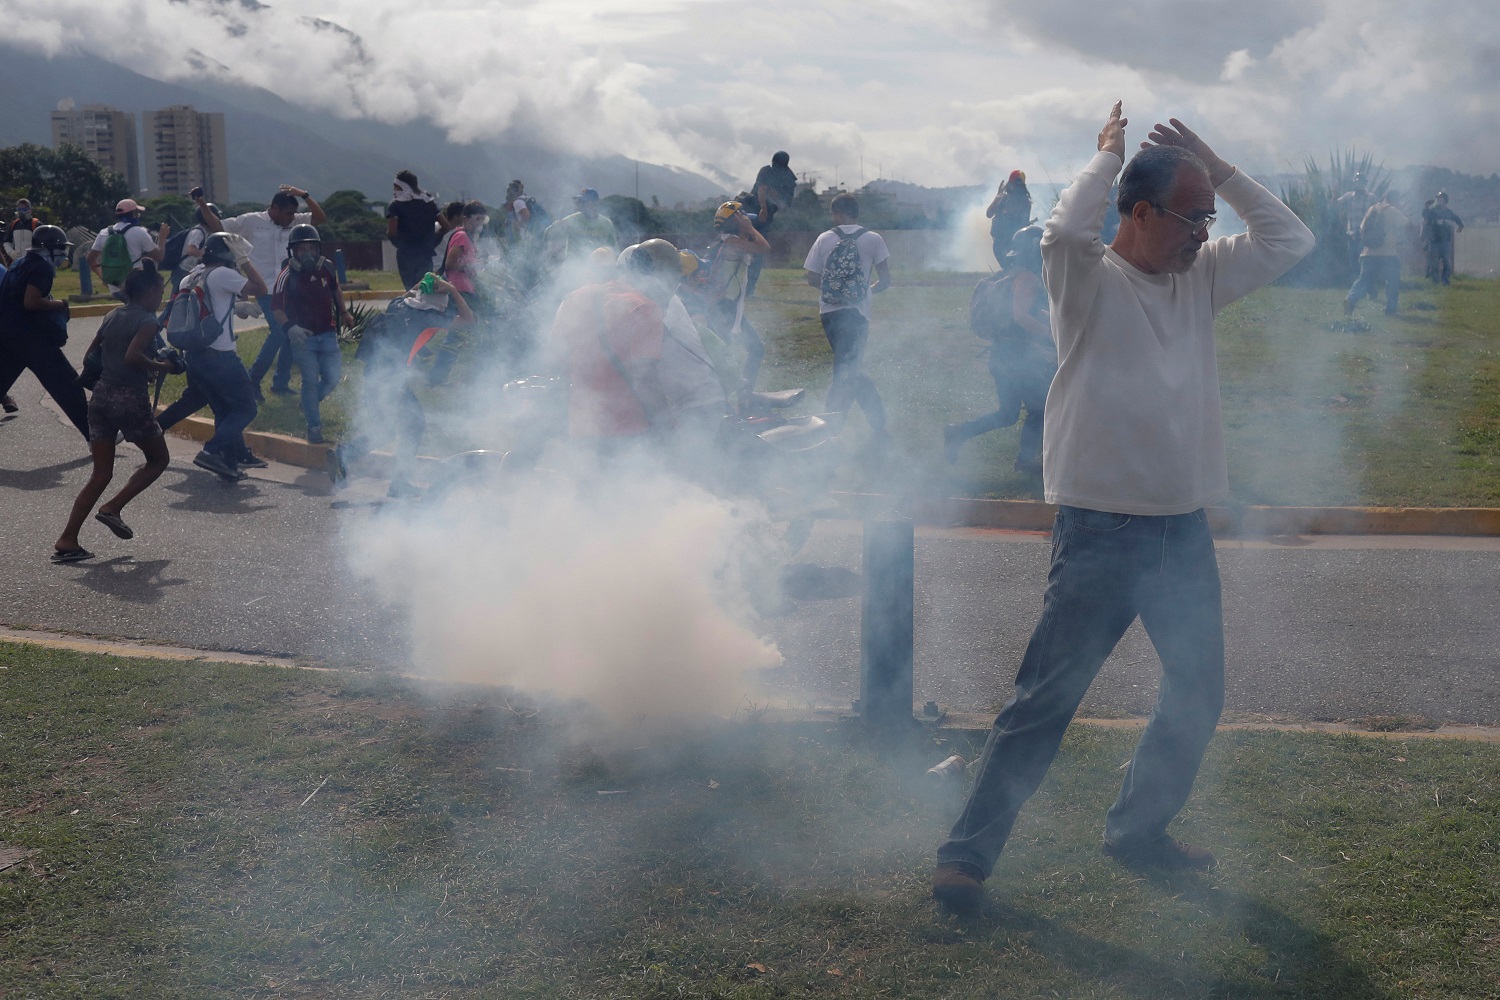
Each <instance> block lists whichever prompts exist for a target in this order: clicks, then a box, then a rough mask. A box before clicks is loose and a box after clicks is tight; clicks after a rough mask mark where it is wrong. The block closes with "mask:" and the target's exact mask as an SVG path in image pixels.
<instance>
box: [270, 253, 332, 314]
mask: <svg viewBox="0 0 1500 1000" xmlns="http://www.w3.org/2000/svg"><path fill="white" fill-rule="evenodd" d="M338 287H339V279H338V276H337V275H335V274H334V273H333V265H332V264H330V263H328V259H327V258H326V257H325V258H324V259H323V262H322V264H321V265H319V267H318V269H317V270H316V271H314V272H312V273H311V274H307V273H305V272H302V271H293V270H292V265H291V264H290V263H288V264H285V265H283V266H282V268H281V273H280V274H278V275H277V276H276V287H275V288H274V289H272V290H271V308H272V309H280V310H281V311H282V312H284V313H286V321H287V322H288V323H289V324H293V325H296V326H300V327H304V328H306V329H308V330H311V331H312V332H313V333H327V332H328V331H329V330H337V329H338V323H339V307H338V299H337V297H336V293H337V292H338Z"/></svg>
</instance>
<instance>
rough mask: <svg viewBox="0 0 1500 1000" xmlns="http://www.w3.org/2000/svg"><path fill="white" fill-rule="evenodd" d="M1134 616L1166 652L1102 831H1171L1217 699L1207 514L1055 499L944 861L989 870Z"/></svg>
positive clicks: (1128, 838) (1219, 631)
mask: <svg viewBox="0 0 1500 1000" xmlns="http://www.w3.org/2000/svg"><path fill="white" fill-rule="evenodd" d="M1137 615H1139V616H1140V619H1141V624H1143V625H1144V626H1145V627H1146V634H1147V635H1149V636H1150V637H1151V642H1152V644H1153V645H1154V646H1155V647H1156V653H1157V655H1158V656H1159V657H1160V658H1161V667H1162V677H1161V687H1160V691H1159V693H1158V695H1157V699H1156V706H1155V707H1154V708H1153V709H1152V710H1151V719H1150V721H1149V722H1148V723H1147V725H1146V729H1145V731H1144V732H1143V733H1142V734H1141V739H1140V742H1139V743H1138V744H1137V745H1136V748H1135V756H1134V757H1133V758H1132V759H1131V761H1130V767H1129V769H1128V770H1127V771H1126V772H1125V781H1124V784H1123V785H1122V786H1121V788H1120V795H1119V798H1118V799H1116V800H1115V804H1114V805H1113V806H1112V807H1111V808H1110V810H1109V814H1108V815H1107V816H1106V818H1105V824H1104V835H1105V836H1106V837H1107V838H1108V839H1109V840H1110V842H1111V843H1114V844H1117V845H1124V844H1131V843H1143V842H1147V841H1150V840H1152V839H1154V838H1156V837H1159V836H1161V835H1162V834H1163V833H1165V832H1166V828H1167V824H1168V823H1169V822H1171V820H1172V817H1174V816H1176V815H1177V813H1178V811H1180V810H1181V809H1182V806H1183V804H1184V803H1186V802H1187V797H1188V793H1189V792H1190V791H1191V790H1192V787H1193V779H1194V778H1196V777H1197V774H1198V764H1199V762H1200V761H1202V759H1203V753H1204V751H1205V750H1206V749H1207V748H1208V741H1209V740H1210V739H1211V738H1212V737H1213V734H1214V728H1215V726H1216V725H1217V724H1218V721H1219V714H1220V712H1221V711H1223V708H1224V613H1223V609H1222V606H1221V603H1220V594H1219V566H1218V561H1217V559H1216V558H1215V556H1214V544H1213V538H1212V536H1211V535H1210V534H1209V531H1208V520H1207V518H1206V516H1205V515H1204V512H1203V511H1202V510H1196V511H1193V512H1192V513H1190V514H1174V515H1171V516H1166V517H1143V516H1138V515H1129V514H1111V513H1106V512H1103V511H1096V510H1085V509H1083V508H1080V507H1063V508H1061V509H1059V510H1058V513H1057V519H1056V521H1055V522H1054V524H1053V527H1052V568H1051V570H1050V571H1049V572H1048V574H1047V591H1046V594H1045V595H1044V597H1043V599H1042V616H1041V619H1040V620H1039V621H1038V622H1037V624H1036V629H1035V630H1034V631H1033V632H1032V634H1031V642H1030V643H1029V644H1028V645H1027V647H1026V654H1025V656H1024V657H1023V658H1022V660H1021V669H1020V671H1019V672H1018V673H1017V675H1016V693H1015V697H1013V698H1011V700H1010V702H1009V703H1007V704H1006V706H1005V707H1004V708H1003V709H1001V710H1000V714H999V715H998V716H997V717H996V718H995V724H994V727H993V728H992V729H991V730H990V736H989V740H988V742H986V744H985V747H984V753H983V755H982V756H981V757H980V759H979V763H978V768H977V772H976V776H975V780H974V789H973V791H972V792H970V794H969V799H968V802H966V803H965V804H964V809H963V812H962V813H961V814H960V815H959V817H958V821H957V822H956V823H954V824H953V830H952V831H951V832H950V833H949V837H948V840H947V842H945V843H944V844H943V845H942V846H941V847H940V848H938V860H939V861H963V862H967V863H969V864H972V865H976V866H977V867H978V868H979V869H980V870H981V871H983V872H984V874H985V875H986V876H988V875H989V873H990V871H991V870H992V869H993V867H994V864H995V859H996V858H998V857H999V856H1000V851H1001V849H1002V848H1004V846H1005V841H1006V840H1007V839H1008V838H1009V837H1010V831H1011V827H1012V826H1013V825H1014V824H1015V821H1016V816H1017V814H1018V813H1019V812H1020V811H1021V806H1022V804H1023V803H1025V801H1026V800H1027V799H1028V798H1030V797H1031V795H1032V793H1033V792H1035V791H1036V789H1037V786H1038V785H1040V784H1041V782H1042V778H1043V777H1044V776H1045V775H1046V773H1047V768H1048V767H1049V766H1050V765H1051V764H1052V759H1053V757H1055V756H1056V755H1057V749H1058V747H1059V746H1060V745H1061V743H1062V738H1063V732H1064V731H1065V730H1066V729H1067V728H1068V723H1069V721H1071V720H1072V718H1073V713H1074V712H1075V711H1077V709H1078V704H1079V702H1081V701H1082V700H1083V696H1084V693H1085V692H1087V691H1088V688H1089V685H1090V684H1091V683H1093V680H1094V677H1095V675H1096V674H1098V672H1099V668H1100V667H1102V666H1103V665H1104V661H1105V659H1106V658H1107V657H1108V656H1109V654H1110V651H1111V650H1113V649H1114V648H1115V644H1116V643H1118V642H1119V641H1120V637H1121V636H1122V635H1124V634H1125V630H1126V629H1127V628H1128V627H1129V626H1130V623H1131V622H1132V621H1134V620H1135V618H1136V616H1137Z"/></svg>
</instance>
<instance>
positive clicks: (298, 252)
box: [291, 243, 323, 272]
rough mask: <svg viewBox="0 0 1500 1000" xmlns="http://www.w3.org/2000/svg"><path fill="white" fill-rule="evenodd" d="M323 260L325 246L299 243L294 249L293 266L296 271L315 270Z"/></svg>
mask: <svg viewBox="0 0 1500 1000" xmlns="http://www.w3.org/2000/svg"><path fill="white" fill-rule="evenodd" d="M322 259H323V246H322V244H320V243H298V244H297V245H296V246H294V247H292V257H291V265H292V270H294V271H301V272H307V271H312V270H315V269H316V268H317V266H318V262H319V261H320V260H322Z"/></svg>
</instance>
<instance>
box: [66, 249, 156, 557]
mask: <svg viewBox="0 0 1500 1000" xmlns="http://www.w3.org/2000/svg"><path fill="white" fill-rule="evenodd" d="M165 287H166V282H165V281H164V280H163V278H162V274H161V272H160V271H158V270H157V269H156V264H155V262H154V261H150V260H144V261H141V263H140V266H138V267H137V268H135V269H134V270H132V271H131V272H130V274H129V275H127V276H126V278H125V284H124V286H123V287H122V291H123V292H124V295H125V304H124V305H123V306H120V307H119V308H118V309H116V310H115V311H114V312H112V313H110V314H109V315H108V316H106V317H104V322H103V323H102V324H101V325H100V327H99V333H98V334H97V335H96V336H95V337H94V342H93V343H92V344H91V345H89V351H94V350H98V351H99V352H100V359H101V366H102V374H100V376H99V381H98V382H97V383H95V385H94V395H93V398H91V399H90V400H89V406H88V422H89V434H88V437H89V451H90V452H91V453H92V454H93V458H94V469H93V472H92V473H91V474H90V476H89V479H88V482H86V483H84V484H83V489H82V490H80V491H79V493H78V498H77V499H76V500H74V501H73V509H72V512H71V513H69V515H68V523H67V525H66V526H65V527H64V528H63V530H62V534H61V535H58V536H57V541H56V542H55V543H53V546H52V561H53V562H55V563H70V562H78V561H79V560H81V559H92V558H93V553H92V552H90V551H88V550H87V549H85V548H84V547H83V546H82V545H80V544H79V542H78V532H79V530H80V529H81V528H82V527H83V521H84V519H85V518H86V517H88V516H89V511H91V510H93V509H94V504H96V503H98V502H99V498H100V497H101V496H103V495H104V490H105V487H107V486H108V485H109V481H110V479H111V478H113V476H114V471H115V438H116V437H117V436H123V437H124V439H125V440H126V441H129V442H130V443H131V444H134V445H138V446H140V449H141V451H142V452H144V453H145V455H146V464H145V465H143V466H141V467H140V468H139V469H136V470H135V472H133V473H131V475H130V478H129V479H128V480H126V481H125V485H124V486H123V487H121V488H120V492H118V493H116V494H115V495H114V496H112V497H110V498H109V499H108V500H106V501H105V502H104V503H103V504H100V506H99V512H98V513H97V514H95V515H94V520H96V521H98V522H99V523H100V524H102V525H104V526H105V527H106V528H108V529H109V530H110V531H112V532H114V533H115V535H116V536H117V537H119V538H125V539H129V538H134V537H135V532H134V531H132V530H131V529H130V527H129V526H128V525H127V524H126V523H125V521H124V520H123V519H122V518H121V516H120V515H121V512H122V511H123V510H124V509H125V505H126V504H128V503H129V502H130V501H131V500H133V499H135V497H136V496H137V495H138V494H139V493H140V492H141V491H142V490H144V489H145V488H146V487H148V486H150V485H151V484H152V483H154V482H156V480H157V477H158V476H160V475H161V474H162V472H163V471H165V470H166V468H167V462H168V461H169V458H170V456H169V455H168V453H167V443H166V441H165V440H164V439H163V438H162V433H161V428H160V427H159V426H157V423H156V419H155V417H153V416H152V414H151V399H150V396H149V394H148V393H147V390H146V387H147V384H148V383H149V382H150V380H151V376H152V375H153V374H155V373H158V372H171V373H174V374H175V373H179V372H181V371H182V370H183V369H182V366H181V363H180V362H178V361H175V360H166V361H162V360H158V359H157V357H156V356H155V355H156V352H155V348H154V345H155V341H156V332H157V329H158V323H157V318H156V314H157V312H158V310H160V309H161V299H162V291H163V289H165Z"/></svg>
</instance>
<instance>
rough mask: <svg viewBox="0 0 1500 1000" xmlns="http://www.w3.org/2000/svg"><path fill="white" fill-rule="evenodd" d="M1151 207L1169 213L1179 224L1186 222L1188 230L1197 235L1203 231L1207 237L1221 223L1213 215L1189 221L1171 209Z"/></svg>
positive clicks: (1157, 206) (1158, 206)
mask: <svg viewBox="0 0 1500 1000" xmlns="http://www.w3.org/2000/svg"><path fill="white" fill-rule="evenodd" d="M1151 207H1152V208H1154V209H1156V210H1157V211H1158V212H1165V213H1167V214H1168V215H1170V216H1171V217H1172V218H1174V219H1176V220H1177V221H1178V222H1185V223H1187V227H1188V229H1189V230H1190V231H1191V232H1195V233H1196V232H1198V231H1200V230H1201V231H1202V232H1203V233H1204V234H1205V235H1207V233H1208V231H1209V230H1210V229H1212V228H1213V227H1214V223H1215V222H1218V221H1219V220H1218V218H1217V217H1216V216H1212V215H1205V216H1204V217H1203V218H1201V219H1189V218H1188V217H1187V216H1185V215H1178V214H1177V213H1176V212H1174V211H1172V210H1171V209H1170V208H1162V207H1161V206H1160V205H1152V206H1151Z"/></svg>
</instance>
